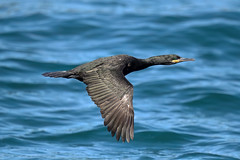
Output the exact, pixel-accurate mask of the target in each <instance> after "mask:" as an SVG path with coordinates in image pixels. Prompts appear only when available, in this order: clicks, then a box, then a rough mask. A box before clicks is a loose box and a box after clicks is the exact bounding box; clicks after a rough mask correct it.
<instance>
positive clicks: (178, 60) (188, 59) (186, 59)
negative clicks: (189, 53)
mask: <svg viewBox="0 0 240 160" xmlns="http://www.w3.org/2000/svg"><path fill="white" fill-rule="evenodd" d="M186 61H195V59H193V58H180V59H176V60H172V62H173V63H179V62H186Z"/></svg>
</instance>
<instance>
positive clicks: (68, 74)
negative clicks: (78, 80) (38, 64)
mask: <svg viewBox="0 0 240 160" xmlns="http://www.w3.org/2000/svg"><path fill="white" fill-rule="evenodd" d="M42 75H43V76H45V77H54V78H59V77H62V78H73V77H72V73H71V72H69V71H57V72H46V73H43V74H42Z"/></svg>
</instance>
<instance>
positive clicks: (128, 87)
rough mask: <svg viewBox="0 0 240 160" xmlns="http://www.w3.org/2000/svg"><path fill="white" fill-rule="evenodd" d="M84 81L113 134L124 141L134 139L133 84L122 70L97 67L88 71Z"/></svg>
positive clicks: (105, 123)
mask: <svg viewBox="0 0 240 160" xmlns="http://www.w3.org/2000/svg"><path fill="white" fill-rule="evenodd" d="M83 82H84V83H85V84H87V88H86V89H87V92H88V94H89V95H90V96H91V98H92V100H93V101H94V103H95V104H96V105H97V106H98V107H99V108H100V112H101V114H102V117H103V118H104V125H105V126H107V129H108V131H110V132H111V134H112V136H114V135H115V134H116V139H117V140H119V139H120V137H121V138H122V141H123V142H125V141H127V142H129V141H130V139H132V140H133V134H134V127H133V119H134V111H133V105H132V97H133V86H132V84H131V83H130V82H128V80H127V79H126V78H125V77H124V75H123V73H122V71H118V70H110V69H109V70H106V69H104V70H103V68H101V67H99V68H95V69H93V70H90V71H88V72H86V74H85V76H84V78H83Z"/></svg>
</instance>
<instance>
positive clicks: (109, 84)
mask: <svg viewBox="0 0 240 160" xmlns="http://www.w3.org/2000/svg"><path fill="white" fill-rule="evenodd" d="M185 61H194V59H192V58H181V57H180V56H178V55H175V54H170V55H160V56H154V57H150V58H147V59H138V58H135V57H132V56H128V55H116V56H111V57H104V58H99V59H97V60H94V61H91V62H89V63H85V64H82V65H79V66H77V67H76V68H73V69H71V70H67V71H57V72H47V73H43V74H42V75H43V76H46V77H54V78H59V77H61V78H73V79H77V80H79V81H82V82H83V83H85V84H86V85H87V87H86V90H87V92H88V95H89V96H90V97H91V99H92V100H93V102H94V103H95V104H96V105H97V106H98V107H99V108H100V112H101V115H102V118H104V125H105V126H107V129H108V131H109V132H111V134H112V136H114V135H115V134H116V139H117V140H118V141H119V139H120V137H121V139H122V141H123V142H125V141H127V142H128V143H129V142H130V139H131V140H133V138H134V110H133V102H132V99H133V85H132V84H131V83H130V82H129V81H128V80H127V79H126V78H125V75H127V74H129V73H131V72H134V71H138V70H142V69H145V68H147V67H150V66H153V65H172V64H176V63H179V62H185Z"/></svg>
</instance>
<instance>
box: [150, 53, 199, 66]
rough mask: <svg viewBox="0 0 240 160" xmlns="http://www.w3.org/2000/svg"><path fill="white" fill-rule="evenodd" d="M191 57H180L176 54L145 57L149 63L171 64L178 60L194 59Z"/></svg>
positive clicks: (178, 61)
mask: <svg viewBox="0 0 240 160" xmlns="http://www.w3.org/2000/svg"><path fill="white" fill-rule="evenodd" d="M194 60H195V59H193V58H182V57H180V56H178V55H176V54H168V55H160V56H154V57H150V58H148V59H147V61H148V62H149V63H150V64H151V65H172V64H176V63H180V62H186V61H194Z"/></svg>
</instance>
